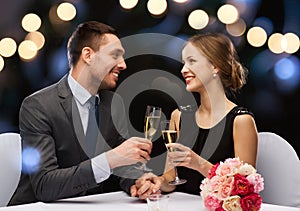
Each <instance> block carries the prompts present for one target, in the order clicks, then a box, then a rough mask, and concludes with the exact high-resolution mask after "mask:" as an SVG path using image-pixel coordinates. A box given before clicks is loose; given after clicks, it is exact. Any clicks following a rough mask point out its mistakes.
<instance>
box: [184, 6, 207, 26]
mask: <svg viewBox="0 0 300 211" xmlns="http://www.w3.org/2000/svg"><path fill="white" fill-rule="evenodd" d="M208 21H209V17H208V15H207V13H206V12H205V11H203V10H200V9H199V10H194V11H193V12H191V14H190V15H189V17H188V23H189V25H190V26H191V27H192V28H194V29H197V30H199V29H203V28H205V27H206V26H207V24H208Z"/></svg>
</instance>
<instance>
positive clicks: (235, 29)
mask: <svg viewBox="0 0 300 211" xmlns="http://www.w3.org/2000/svg"><path fill="white" fill-rule="evenodd" d="M246 27H247V26H246V23H245V21H244V20H243V19H241V18H240V19H239V20H238V21H236V22H234V23H233V24H227V25H226V30H227V32H228V33H229V34H231V35H232V36H235V37H238V36H242V35H243V34H244V33H245V31H246Z"/></svg>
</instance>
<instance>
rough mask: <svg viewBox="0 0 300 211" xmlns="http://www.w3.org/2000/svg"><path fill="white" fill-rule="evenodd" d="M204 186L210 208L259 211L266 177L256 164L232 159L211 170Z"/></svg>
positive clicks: (202, 190) (204, 194) (204, 198)
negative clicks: (263, 176) (259, 172)
mask: <svg viewBox="0 0 300 211" xmlns="http://www.w3.org/2000/svg"><path fill="white" fill-rule="evenodd" d="M200 189H201V192H200V194H201V196H202V199H203V202H204V206H205V207H206V209H207V210H208V211H250V210H251V211H258V210H260V207H261V203H262V198H261V196H260V195H259V192H260V191H262V190H263V189H264V180H263V178H262V177H261V175H260V174H258V173H257V172H256V169H255V168H254V167H253V166H251V165H249V164H247V163H243V162H242V161H240V159H239V158H229V159H226V160H225V162H220V163H217V164H216V165H214V166H213V167H212V168H211V169H210V170H209V173H208V176H207V178H205V179H204V180H202V183H201V185H200Z"/></svg>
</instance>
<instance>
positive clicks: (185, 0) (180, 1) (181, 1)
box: [173, 0, 189, 4]
mask: <svg viewBox="0 0 300 211" xmlns="http://www.w3.org/2000/svg"><path fill="white" fill-rule="evenodd" d="M173 1H174V2H177V3H180V4H182V3H186V2H188V1H189V0H173Z"/></svg>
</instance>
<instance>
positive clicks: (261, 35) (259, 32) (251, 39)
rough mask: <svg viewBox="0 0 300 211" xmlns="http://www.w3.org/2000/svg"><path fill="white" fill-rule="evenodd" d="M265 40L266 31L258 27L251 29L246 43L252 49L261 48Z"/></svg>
mask: <svg viewBox="0 0 300 211" xmlns="http://www.w3.org/2000/svg"><path fill="white" fill-rule="evenodd" d="M267 38H268V37H267V33H266V31H265V30H264V29H263V28H261V27H259V26H255V27H252V28H251V29H249V31H248V33H247V40H248V43H249V44H250V45H252V46H254V47H260V46H263V45H264V44H265V43H266V41H267Z"/></svg>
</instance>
